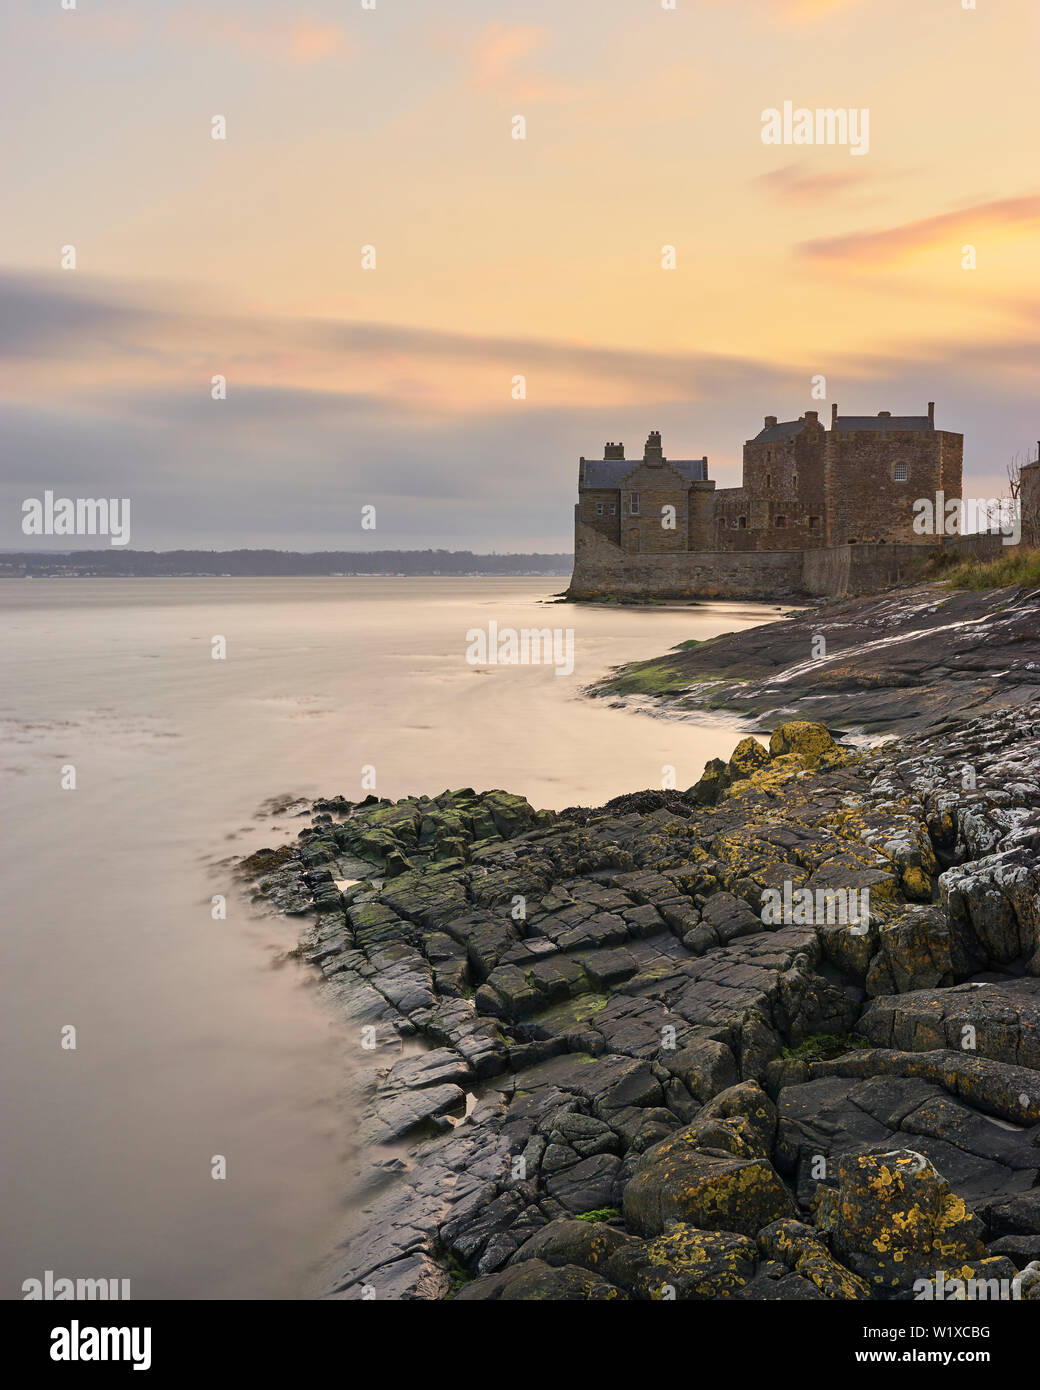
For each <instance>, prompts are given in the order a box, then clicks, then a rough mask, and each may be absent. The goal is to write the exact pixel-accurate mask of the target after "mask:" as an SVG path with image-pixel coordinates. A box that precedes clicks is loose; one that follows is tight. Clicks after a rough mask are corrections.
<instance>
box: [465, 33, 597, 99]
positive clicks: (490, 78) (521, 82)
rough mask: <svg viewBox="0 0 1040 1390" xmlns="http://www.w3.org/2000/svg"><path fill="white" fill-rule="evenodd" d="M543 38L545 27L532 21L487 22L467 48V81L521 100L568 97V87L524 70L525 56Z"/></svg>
mask: <svg viewBox="0 0 1040 1390" xmlns="http://www.w3.org/2000/svg"><path fill="white" fill-rule="evenodd" d="M545 38H546V30H545V29H543V28H541V27H540V26H539V25H536V24H504V23H498V24H492V25H490V26H489V27H488V28H487V29H485V30H484V32H483V33H482V34H481V35H480V37H479V38H478V39H477V41H476V43H474V44H473V46H472V47H471V48H470V51H469V55H468V56H469V71H470V80H471V82H472V83H473V85H474V86H475V87H479V88H483V89H486V88H493V89H495V90H501V91H502V94H503V96H506V95H508V96H509V97H511V98H521V99H522V100H524V101H546V100H564V99H566V98H568V97H569V96H571V95H572V94H573V93H572V90H571V89H570V88H568V87H566V86H564V85H563V84H561V83H556V82H553V81H550V80H549V79H547V78H543V77H540V76H537V75H536V74H533V73H530V72H525V71H524V68H525V64H526V60H527V59H529V58H530V57H531V55H532V54H533V53H536V52H537V51H538V49H539V48H541V46H542V44H543V43H544V42H545Z"/></svg>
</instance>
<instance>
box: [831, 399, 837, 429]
mask: <svg viewBox="0 0 1040 1390" xmlns="http://www.w3.org/2000/svg"><path fill="white" fill-rule="evenodd" d="M837 423H838V402H837V401H832V402H831V429H833V428H834V426H835V425H836V424H837Z"/></svg>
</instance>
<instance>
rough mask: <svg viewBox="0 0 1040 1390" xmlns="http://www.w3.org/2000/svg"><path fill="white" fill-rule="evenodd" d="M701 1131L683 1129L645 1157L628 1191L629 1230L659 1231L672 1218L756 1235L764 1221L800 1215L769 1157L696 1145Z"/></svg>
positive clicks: (626, 1189) (705, 1226)
mask: <svg viewBox="0 0 1040 1390" xmlns="http://www.w3.org/2000/svg"><path fill="white" fill-rule="evenodd" d="M699 1133H700V1131H694V1133H693V1134H692V1136H691V1135H689V1134H688V1132H687V1131H686V1130H681V1131H680V1132H679V1133H678V1134H676V1135H675V1136H673V1137H671V1138H669V1139H666V1140H664V1141H663V1143H660V1144H657V1145H655V1146H654V1148H652V1149H650V1150H648V1152H647V1153H646V1154H645V1155H644V1156H643V1158H642V1160H641V1161H640V1163H639V1165H638V1167H637V1168H636V1171H635V1174H634V1176H633V1177H632V1179H631V1181H630V1182H629V1184H628V1186H627V1187H626V1188H625V1192H624V1199H623V1210H624V1214H625V1222H626V1224H627V1225H628V1227H629V1229H630V1230H632V1231H634V1232H636V1233H637V1234H638V1235H644V1236H651V1235H659V1234H661V1233H662V1232H663V1231H664V1230H665V1228H666V1227H667V1225H668V1223H669V1222H670V1221H683V1222H688V1223H689V1224H690V1225H692V1226H699V1227H702V1228H703V1229H704V1230H709V1231H736V1232H738V1233H740V1234H742V1235H755V1234H756V1233H757V1232H758V1231H760V1230H761V1229H762V1227H763V1226H768V1225H769V1224H770V1223H771V1222H773V1221H777V1220H779V1219H780V1218H782V1217H786V1216H793V1215H794V1214H795V1207H794V1203H793V1201H792V1200H791V1197H790V1195H789V1193H788V1192H787V1190H786V1188H785V1187H784V1185H783V1183H782V1182H781V1181H780V1178H779V1177H778V1175H777V1174H776V1172H775V1171H774V1169H773V1167H772V1165H771V1164H770V1163H769V1162H768V1161H766V1160H765V1159H761V1158H738V1157H734V1156H731V1155H728V1154H724V1153H722V1152H720V1151H718V1150H707V1151H701V1150H699V1149H697V1148H693V1147H691V1139H692V1141H693V1142H696V1140H697V1138H698V1135H699ZM736 1142H737V1143H739V1142H741V1141H740V1140H739V1138H737V1139H736Z"/></svg>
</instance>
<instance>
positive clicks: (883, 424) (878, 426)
mask: <svg viewBox="0 0 1040 1390" xmlns="http://www.w3.org/2000/svg"><path fill="white" fill-rule="evenodd" d="M832 428H833V429H836V430H931V429H934V428H935V427H934V425H933V424H932V422H931V420H929V418H928V416H927V415H839V416H838V418H837V419H836V420H835V421H834V424H833V426H832Z"/></svg>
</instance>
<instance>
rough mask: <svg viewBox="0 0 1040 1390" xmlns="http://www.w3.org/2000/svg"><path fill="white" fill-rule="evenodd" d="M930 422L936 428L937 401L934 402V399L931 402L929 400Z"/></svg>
mask: <svg viewBox="0 0 1040 1390" xmlns="http://www.w3.org/2000/svg"><path fill="white" fill-rule="evenodd" d="M928 423H929V424H930V425H931V426H932V428H933V429H934V428H935V402H934V401H929V402H928Z"/></svg>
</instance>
